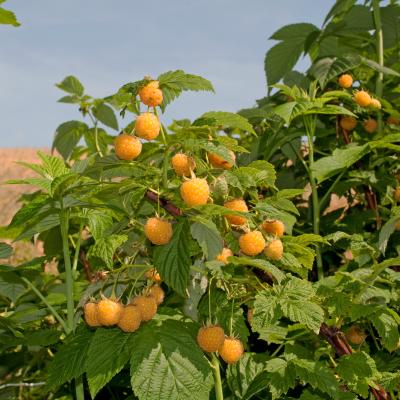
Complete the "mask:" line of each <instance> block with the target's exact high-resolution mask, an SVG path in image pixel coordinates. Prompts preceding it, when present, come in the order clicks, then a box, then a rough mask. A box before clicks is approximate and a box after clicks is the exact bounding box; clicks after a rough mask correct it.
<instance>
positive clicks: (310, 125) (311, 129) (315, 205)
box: [304, 116, 324, 279]
mask: <svg viewBox="0 0 400 400" xmlns="http://www.w3.org/2000/svg"><path fill="white" fill-rule="evenodd" d="M304 125H305V128H306V131H307V137H308V149H309V154H308V176H309V179H310V185H311V191H312V193H311V198H312V211H313V232H314V233H315V234H316V235H319V233H320V231H319V222H320V204H319V198H318V187H317V181H316V179H315V175H314V141H313V139H314V135H315V116H305V117H304ZM316 253H317V271H318V279H321V278H322V277H323V276H324V269H323V265H322V256H321V249H320V247H319V245H317V246H316Z"/></svg>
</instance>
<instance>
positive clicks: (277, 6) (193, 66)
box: [0, 0, 333, 147]
mask: <svg viewBox="0 0 400 400" xmlns="http://www.w3.org/2000/svg"><path fill="white" fill-rule="evenodd" d="M332 4H333V0H319V1H315V0H280V1H274V0H248V1H243V0H203V1H201V0H170V1H165V0H153V1H151V2H144V1H134V0H118V1H109V0H108V1H106V0H84V1H82V0H57V1H55V0H34V1H32V0H30V1H28V0H9V1H7V2H6V3H5V4H4V6H5V7H6V8H8V9H11V10H13V11H14V12H15V13H16V14H17V17H18V19H19V20H20V22H21V23H22V25H21V27H19V28H13V27H10V26H1V25H0V38H1V40H0V50H1V59H0V88H1V89H0V115H1V118H0V138H1V144H2V147H41V146H50V145H51V141H52V138H53V134H54V130H55V128H56V127H57V126H58V125H59V124H60V123H61V122H64V121H67V120H71V119H79V118H80V115H79V113H78V111H77V110H76V109H75V108H74V106H72V105H68V104H61V103H57V100H58V98H60V97H61V96H62V92H61V91H60V90H59V89H57V88H56V87H55V86H54V84H55V83H56V82H60V81H61V80H62V79H63V78H64V77H65V76H67V75H75V76H77V77H78V78H79V79H80V80H81V82H82V83H83V84H84V85H85V87H86V91H87V93H88V94H90V95H92V96H97V97H103V96H106V95H109V94H111V93H113V92H115V91H116V90H117V89H118V88H119V87H120V86H121V85H122V84H124V83H127V82H131V81H135V80H138V79H141V78H142V77H143V76H144V75H147V74H149V75H151V76H157V75H158V74H159V73H161V72H165V71H168V70H173V69H183V70H185V71H186V72H189V73H193V74H198V75H202V76H204V77H205V78H208V79H210V80H211V81H212V83H213V84H214V87H215V89H216V94H215V95H213V94H208V93H185V94H183V95H182V96H181V97H180V98H179V99H178V100H177V101H175V102H174V103H173V104H172V105H171V106H170V107H169V108H167V111H166V114H165V115H164V116H163V117H162V120H163V122H164V123H168V122H170V121H171V120H172V119H179V118H195V117H197V116H199V115H201V114H202V113H204V112H206V111H210V110H219V111H237V110H238V109H240V108H243V107H249V106H251V105H253V104H254V101H255V99H258V98H261V97H262V96H264V94H265V92H266V81H265V75H264V67H263V62H264V56H265V52H266V51H267V49H268V48H269V47H271V46H272V45H273V43H274V42H273V41H269V40H268V38H269V36H271V34H272V33H273V32H274V31H275V30H276V29H278V28H279V27H281V26H282V25H285V24H289V23H294V22H311V23H314V24H315V25H317V26H320V25H321V23H322V21H323V18H324V16H325V15H326V13H327V11H328V10H329V9H330V7H331V6H332ZM304 65H305V61H303V62H302V63H300V68H301V67H302V66H303V67H304ZM128 122H129V121H126V123H128Z"/></svg>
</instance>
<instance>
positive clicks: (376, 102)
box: [370, 99, 382, 110]
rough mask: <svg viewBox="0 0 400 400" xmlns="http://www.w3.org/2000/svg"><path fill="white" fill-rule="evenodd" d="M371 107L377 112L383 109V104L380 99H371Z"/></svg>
mask: <svg viewBox="0 0 400 400" xmlns="http://www.w3.org/2000/svg"><path fill="white" fill-rule="evenodd" d="M370 106H371V107H373V108H376V109H377V110H380V109H381V108H382V104H381V102H380V101H379V100H378V99H371V104H370Z"/></svg>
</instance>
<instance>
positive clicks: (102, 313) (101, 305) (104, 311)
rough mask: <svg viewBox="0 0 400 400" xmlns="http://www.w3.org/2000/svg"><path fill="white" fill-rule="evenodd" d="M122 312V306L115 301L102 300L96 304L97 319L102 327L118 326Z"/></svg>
mask: <svg viewBox="0 0 400 400" xmlns="http://www.w3.org/2000/svg"><path fill="white" fill-rule="evenodd" d="M122 311H123V307H122V305H121V304H120V303H119V302H118V301H116V300H111V299H107V298H105V297H104V298H103V299H102V300H100V301H99V302H98V303H97V317H98V319H99V322H100V324H101V325H103V326H112V325H116V324H118V321H119V320H120V318H121V315H122Z"/></svg>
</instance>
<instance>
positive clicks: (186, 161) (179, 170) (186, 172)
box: [171, 153, 196, 176]
mask: <svg viewBox="0 0 400 400" xmlns="http://www.w3.org/2000/svg"><path fill="white" fill-rule="evenodd" d="M171 164H172V168H173V169H174V170H175V173H176V174H177V175H179V176H190V172H191V171H194V169H195V168H196V163H195V161H194V160H193V158H192V157H189V156H187V155H186V154H183V153H177V154H175V155H174V156H173V157H172V159H171Z"/></svg>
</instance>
